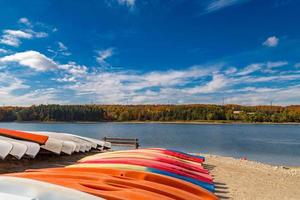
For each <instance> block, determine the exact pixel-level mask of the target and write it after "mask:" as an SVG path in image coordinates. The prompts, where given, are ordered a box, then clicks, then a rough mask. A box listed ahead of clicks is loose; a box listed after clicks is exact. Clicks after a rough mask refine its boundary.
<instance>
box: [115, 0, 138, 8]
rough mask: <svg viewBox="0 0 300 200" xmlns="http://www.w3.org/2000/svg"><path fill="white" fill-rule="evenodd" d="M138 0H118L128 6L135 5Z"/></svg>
mask: <svg viewBox="0 0 300 200" xmlns="http://www.w3.org/2000/svg"><path fill="white" fill-rule="evenodd" d="M135 1H136V0H117V2H118V3H119V4H120V5H126V6H128V7H134V5H135Z"/></svg>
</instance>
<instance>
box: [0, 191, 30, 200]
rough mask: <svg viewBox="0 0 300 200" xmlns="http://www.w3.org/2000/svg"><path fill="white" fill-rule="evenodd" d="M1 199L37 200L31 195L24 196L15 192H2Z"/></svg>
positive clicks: (0, 193)
mask: <svg viewBox="0 0 300 200" xmlns="http://www.w3.org/2000/svg"><path fill="white" fill-rule="evenodd" d="M0 199H2V200H35V199H33V198H30V197H24V196H19V195H14V194H7V193H2V192H0Z"/></svg>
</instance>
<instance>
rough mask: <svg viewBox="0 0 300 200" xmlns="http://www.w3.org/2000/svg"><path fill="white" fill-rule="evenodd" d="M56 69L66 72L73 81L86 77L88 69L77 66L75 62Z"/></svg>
mask: <svg viewBox="0 0 300 200" xmlns="http://www.w3.org/2000/svg"><path fill="white" fill-rule="evenodd" d="M58 68H59V69H63V70H65V71H67V73H68V74H69V75H72V76H73V79H75V78H76V77H82V76H84V75H86V74H87V71H88V68H87V67H86V66H84V65H77V64H76V63H75V62H69V63H68V64H64V65H59V66H58Z"/></svg>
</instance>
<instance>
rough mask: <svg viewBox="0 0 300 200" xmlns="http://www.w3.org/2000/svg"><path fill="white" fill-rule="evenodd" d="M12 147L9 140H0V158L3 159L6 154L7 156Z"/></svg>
mask: <svg viewBox="0 0 300 200" xmlns="http://www.w3.org/2000/svg"><path fill="white" fill-rule="evenodd" d="M12 148H13V145H12V144H11V143H10V142H8V141H4V140H0V158H1V159H2V160H4V159H5V158H6V156H8V154H9V153H10V151H11V150H12Z"/></svg>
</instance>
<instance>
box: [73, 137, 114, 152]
mask: <svg viewBox="0 0 300 200" xmlns="http://www.w3.org/2000/svg"><path fill="white" fill-rule="evenodd" d="M74 136H76V137H78V138H81V139H83V140H87V141H89V142H92V143H95V144H97V147H94V148H99V147H101V148H99V149H103V147H106V148H111V143H110V142H105V141H103V140H97V139H94V138H89V137H84V136H79V135H74Z"/></svg>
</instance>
